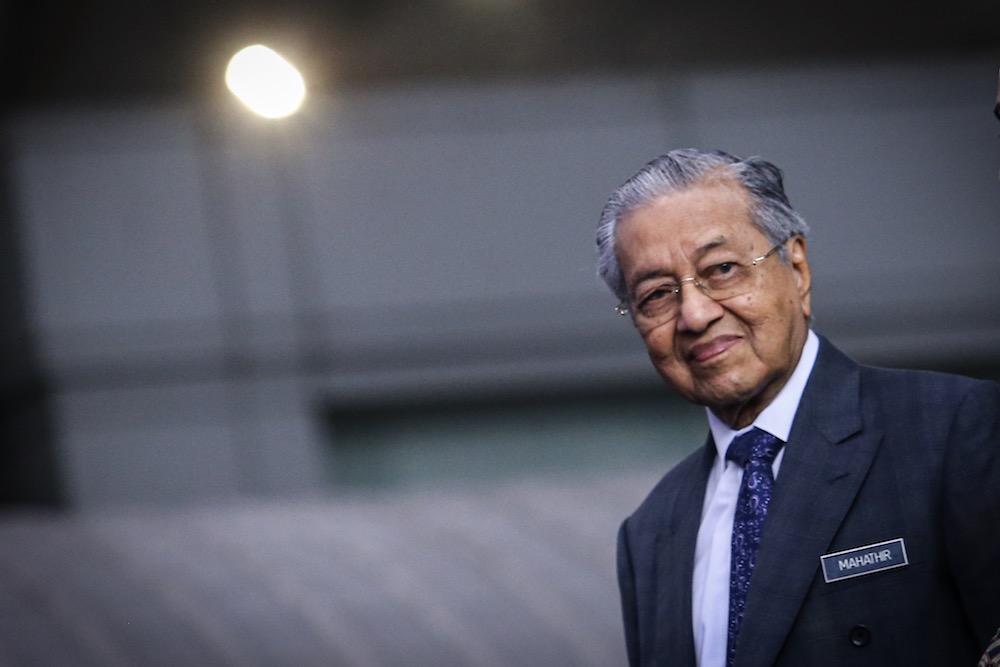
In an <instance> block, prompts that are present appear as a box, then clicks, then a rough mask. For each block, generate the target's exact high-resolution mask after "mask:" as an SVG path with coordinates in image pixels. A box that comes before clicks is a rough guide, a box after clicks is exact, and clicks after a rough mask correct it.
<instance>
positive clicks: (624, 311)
mask: <svg viewBox="0 0 1000 667" xmlns="http://www.w3.org/2000/svg"><path fill="white" fill-rule="evenodd" d="M786 243H788V241H787V240H785V241H782V242H781V243H779V244H778V245H776V246H774V247H773V248H771V249H770V250H768V251H767V252H765V253H764V254H763V255H761V256H760V257H754V258H753V259H751V260H750V266H751V267H754V266H757V265H758V264H760V263H761V262H763V261H764V260H765V259H767V258H768V257H770V256H771V255H773V254H774V253H775V252H777V251H778V250H779V249H781V248H783V247H784V246H785V244H786ZM684 283H692V284H694V285H695V287H697V288H698V289H699V290H701V293H702V294H704V295H705V296H707V297H708V298H709V299H712V301H716V302H718V301H720V299H716V298H715V297H713V296H712V295H710V294H709V293H708V292H707V291H705V286H704V285H702V284H701V282H700V281H699V280H698V277H697V276H689V277H687V278H681V279H680V280H678V281H677V284H676V285H674V287H673V290H672V291H673V293H674V294H676V295H677V296H678V297H680V296H681V287H683V286H684ZM733 296H735V295H733ZM726 298H732V297H726ZM678 303H680V301H679V300H678ZM615 312H616V313H618V314H619V315H621V316H622V317H624V316H625V315H629V314H630V313H632V309H631V308H630V307H629V305H628V298H625V299H622V300H621V301H619V302H618V305H617V306H615ZM674 317H676V315H675V316H674ZM674 317H671V318H668V319H666V320H664V323H666V322H669V321H671V320H673V319H674ZM650 319H655V318H650ZM632 321H633V322H635V317H634V316H633V318H632Z"/></svg>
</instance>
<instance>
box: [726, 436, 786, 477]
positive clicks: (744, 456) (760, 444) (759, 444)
mask: <svg viewBox="0 0 1000 667" xmlns="http://www.w3.org/2000/svg"><path fill="white" fill-rule="evenodd" d="M781 445H782V442H781V440H778V439H777V438H776V437H774V436H773V435H771V434H770V433H768V432H767V431H762V430H760V429H759V428H756V427H754V428H753V430H750V431H747V432H746V433H744V434H743V435H740V436H737V437H736V438H735V439H734V440H733V442H732V444H731V445H729V449H728V450H727V451H726V458H727V459H729V460H730V461H733V462H735V463H736V465H738V466H740V467H741V468H742V467H745V466H746V464H747V462H748V461H759V462H761V463H766V464H768V465H770V464H772V463H774V459H775V457H776V456H777V455H778V450H780V449H781Z"/></svg>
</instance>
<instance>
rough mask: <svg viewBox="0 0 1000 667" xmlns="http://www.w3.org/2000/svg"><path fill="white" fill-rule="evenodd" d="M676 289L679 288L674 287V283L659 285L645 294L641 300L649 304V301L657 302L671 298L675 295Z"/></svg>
mask: <svg viewBox="0 0 1000 667" xmlns="http://www.w3.org/2000/svg"><path fill="white" fill-rule="evenodd" d="M676 291H677V288H676V287H674V286H673V285H663V286H661V287H657V288H656V289H654V290H653V291H651V292H650V293H649V294H647V295H646V296H644V297H643V298H642V301H641V302H642V303H644V304H648V303H657V302H659V301H663V300H665V299H670V298H672V297H673V295H674V293H675V292H676Z"/></svg>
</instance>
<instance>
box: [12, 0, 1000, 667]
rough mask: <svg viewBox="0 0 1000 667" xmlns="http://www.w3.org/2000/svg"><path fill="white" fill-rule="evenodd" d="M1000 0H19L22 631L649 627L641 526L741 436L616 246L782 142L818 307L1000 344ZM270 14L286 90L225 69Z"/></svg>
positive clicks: (434, 641) (371, 639) (121, 652)
mask: <svg viewBox="0 0 1000 667" xmlns="http://www.w3.org/2000/svg"><path fill="white" fill-rule="evenodd" d="M998 25H1000V5H998V4H997V3H995V2H992V1H986V0H956V2H952V3H949V4H947V5H939V6H928V7H924V8H920V9H915V8H914V7H913V6H912V4H911V3H903V2H895V1H892V2H883V3H874V6H873V3H862V2H854V1H850V2H842V3H828V4H826V5H820V6H817V5H806V4H803V3H798V2H788V1H778V2H770V3H762V4H760V3H758V4H753V5H751V4H748V3H737V2H731V1H730V0H708V1H705V0H702V1H700V2H697V3H696V2H689V1H687V0H678V1H676V2H651V1H639V2H633V3H611V2H608V1H606V0H603V1H602V0H577V1H576V2H572V3H570V2H565V1H561V2H560V1H557V0H427V1H425V2H403V1H401V0H369V1H365V2H362V1H360V0H326V1H325V2H319V1H317V0H286V1H284V2H275V1H273V0H257V1H251V2H234V1H233V0H221V1H219V2H212V3H193V2H174V3H143V2H134V1H130V2H125V0H110V1H103V2H96V1H83V2H79V1H78V2H73V3H70V2H65V1H63V0H32V1H31V2H27V1H23V0H19V1H8V2H2V3H0V26H2V33H0V40H2V41H0V48H2V53H3V64H2V69H0V72H2V77H3V90H4V94H3V96H2V97H0V100H2V102H0V105H2V106H0V110H2V111H0V112H2V144H0V156H2V160H0V235H2V238H0V252H2V253H3V257H2V261H0V294H2V297H3V298H2V300H0V304H2V308H3V310H2V316H0V334H2V343H3V344H2V345H0V355H2V360H0V438H2V443H0V444H2V449H0V504H2V514H0V569H2V570H3V572H4V573H5V575H4V576H3V577H2V578H0V589H2V590H3V593H2V594H0V614H2V616H0V664H32V665H39V664H53V665H55V664H59V665H64V664H95V665H108V664H124V665H129V664H147V665H148V664H164V665H166V664H213V665H214V664H238V665H247V664H261V665H297V664H303V665H305V664H327V665H329V664H337V665H396V664H410V665H422V664H438V665H440V664H456V665H465V664H470V665H471V664H482V665H507V664H511V665H513V664H517V665H531V664H538V665H542V664H544V665H561V664H566V665H582V664H593V665H609V664H622V663H623V662H624V654H623V647H622V642H621V640H620V631H619V628H618V610H617V591H616V585H615V582H614V533H615V530H616V528H617V525H618V523H619V521H620V520H621V519H622V518H623V517H624V516H625V515H626V514H627V513H628V512H629V511H630V510H631V509H632V508H633V507H634V506H635V505H636V504H637V503H638V502H639V501H640V500H641V498H642V497H643V496H644V495H645V493H646V492H647V491H648V489H649V487H650V486H651V485H652V484H653V483H654V482H655V480H656V479H658V477H659V476H660V475H661V474H662V473H663V472H664V471H666V469H668V468H669V467H670V465H671V464H672V463H673V462H675V461H676V460H678V459H679V458H680V457H681V456H683V455H684V454H685V453H687V452H689V451H691V450H693V449H694V448H696V447H697V446H699V445H700V444H701V443H702V442H703V439H704V437H705V433H706V428H705V422H704V413H703V411H702V410H701V409H699V408H696V407H693V406H689V405H686V404H684V403H683V402H681V401H679V400H678V399H676V397H674V396H672V395H671V394H670V393H669V392H668V391H667V389H666V388H665V387H663V386H662V384H661V382H660V381H659V379H658V378H657V377H656V376H655V373H654V372H653V371H652V369H651V368H650V367H649V363H648V361H647V360H646V358H645V354H644V351H643V347H642V344H641V341H640V340H639V338H638V336H637V334H636V333H635V332H634V331H633V330H632V328H631V327H630V325H629V324H628V322H627V321H626V320H625V319H623V318H620V317H618V316H616V315H615V314H614V312H613V310H612V307H613V306H614V305H615V302H614V299H613V298H612V297H611V296H610V294H609V293H607V291H606V290H605V288H604V287H603V286H602V285H600V284H599V282H598V280H597V278H596V277H595V275H594V261H593V256H594V251H593V248H594V245H593V236H594V234H593V232H594V228H595V226H596V222H597V216H598V213H599V211H600V208H601V206H602V205H603V203H604V200H605V198H606V197H607V195H608V194H609V193H610V192H611V191H612V190H613V189H614V188H615V187H616V186H617V185H618V184H619V183H621V182H622V181H623V180H624V179H625V178H627V177H628V176H629V175H631V174H632V173H633V172H634V171H635V170H637V169H638V168H639V167H640V166H641V165H642V164H643V163H645V162H646V161H647V160H649V159H650V158H652V157H654V156H655V155H657V154H659V153H662V152H665V151H667V150H669V149H671V148H676V147H681V146H697V147H702V148H722V149H724V150H727V151H730V152H733V153H736V154H739V155H751V154H757V155H762V156H764V157H765V158H767V159H769V160H771V161H773V162H775V163H776V164H778V165H779V166H780V167H782V168H783V169H784V170H785V176H786V189H787V191H788V194H789V196H790V198H791V200H792V203H793V204H794V205H795V206H796V207H797V208H798V209H799V211H800V212H801V213H802V214H803V215H804V216H805V217H806V219H807V220H808V221H809V222H810V223H811V225H812V228H813V232H812V234H811V236H810V239H809V242H810V248H809V250H810V257H811V263H812V268H813V272H814V285H815V286H814V294H813V305H814V313H815V328H816V330H817V331H819V332H820V333H823V334H825V335H826V336H828V337H829V338H831V339H832V340H833V341H834V342H835V343H836V344H838V345H839V346H840V347H841V348H842V349H844V350H845V351H847V352H849V353H851V354H852V355H854V356H855V357H856V358H858V359H859V360H861V361H865V362H870V363H877V364H882V365H906V366H918V367H924V368H933V369H940V370H948V371H957V372H963V373H966V374H971V375H976V376H979V377H988V378H994V379H997V378H1000V308H998V306H1000V297H998V295H997V289H996V285H997V282H998V279H1000V269H998V263H997V260H996V257H997V251H998V249H1000V224H998V223H1000V217H998V212H1000V180H998V170H1000V124H998V123H997V119H996V118H995V117H994V116H993V113H992V109H993V106H994V104H995V100H996V94H997V74H998V68H1000V32H998V31H997V26H998ZM255 42H261V43H264V44H267V45H268V46H271V47H272V48H274V49H276V50H278V51H279V52H280V53H281V54H283V55H284V56H285V57H286V58H288V60H289V61H291V62H292V63H293V64H295V65H296V66H297V67H298V68H299V69H300V71H301V72H302V74H303V76H304V78H305V81H306V85H307V87H308V95H307V98H306V100H305V104H304V106H303V107H302V109H301V111H300V112H299V113H297V114H295V115H293V116H290V117H288V118H283V119H262V118H259V117H256V116H254V115H253V114H251V113H250V112H249V111H248V110H247V109H246V108H245V107H244V106H242V105H241V104H240V103H239V102H237V101H236V100H235V99H234V98H233V97H232V96H231V95H230V93H229V91H228V90H226V87H225V84H224V81H223V76H224V71H225V67H226V63H227V61H228V59H229V57H230V56H231V55H232V54H233V53H235V52H236V50H238V49H239V48H241V47H243V46H246V45H248V44H251V43H255Z"/></svg>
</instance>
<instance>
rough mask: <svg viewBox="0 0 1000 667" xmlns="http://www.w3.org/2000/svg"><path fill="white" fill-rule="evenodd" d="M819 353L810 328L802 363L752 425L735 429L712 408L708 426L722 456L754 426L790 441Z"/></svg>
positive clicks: (707, 410) (817, 341) (784, 440)
mask: <svg viewBox="0 0 1000 667" xmlns="http://www.w3.org/2000/svg"><path fill="white" fill-rule="evenodd" d="M818 354H819V337H818V336H816V334H815V333H813V331H812V329H810V330H809V333H808V335H807V336H806V343H805V345H803V346H802V354H801V355H800V356H799V363H798V364H796V366H795V370H794V371H793V372H792V375H791V377H789V378H788V382H786V383H785V386H784V387H782V388H781V391H779V392H778V395H777V396H775V397H774V400H773V401H771V403H770V405H768V406H767V407H766V408H764V410H763V411H762V412H761V413H760V414H759V415H757V419H755V420H754V422H753V423H752V424H750V426H747V427H746V428H742V429H739V430H733V429H731V428H730V427H729V425H728V424H726V423H725V422H723V421H722V420H721V419H719V418H718V417H716V416H715V413H714V412H712V411H711V410H709V409H708V408H706V409H705V411H706V412H707V413H708V426H709V428H710V429H711V431H712V439H713V440H714V441H715V448H716V450H718V454H719V458H723V459H724V458H725V456H726V450H727V449H729V444H730V443H731V442H732V441H733V438H735V437H736V436H738V435H740V434H742V433H746V432H747V431H749V430H750V429H752V428H753V427H755V426H756V427H757V428H759V429H761V430H763V431H767V432H768V433H770V434H771V435H773V436H775V437H776V438H778V439H779V440H781V441H782V442H788V434H789V433H791V431H792V422H793V421H794V420H795V413H796V412H797V411H798V409H799V401H801V400H802V392H803V391H805V388H806V382H807V381H808V380H809V375H810V374H811V373H812V369H813V366H814V365H815V364H816V356H817V355H818Z"/></svg>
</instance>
